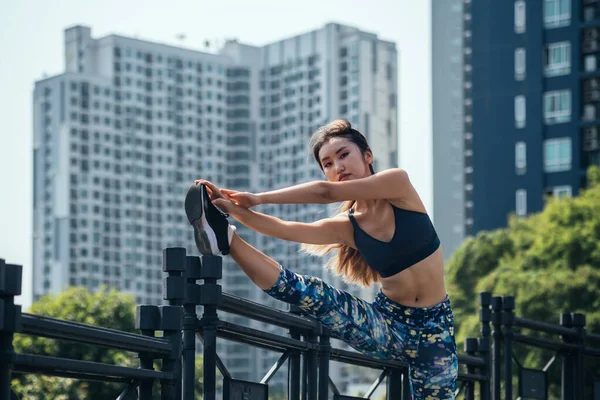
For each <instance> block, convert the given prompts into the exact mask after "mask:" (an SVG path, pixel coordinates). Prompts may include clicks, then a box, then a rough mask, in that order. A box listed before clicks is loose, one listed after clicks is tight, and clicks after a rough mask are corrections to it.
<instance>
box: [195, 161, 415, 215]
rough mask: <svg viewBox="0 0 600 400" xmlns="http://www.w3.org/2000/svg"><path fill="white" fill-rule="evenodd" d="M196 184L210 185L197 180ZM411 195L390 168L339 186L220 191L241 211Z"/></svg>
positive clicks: (398, 173) (401, 173)
mask: <svg viewBox="0 0 600 400" xmlns="http://www.w3.org/2000/svg"><path fill="white" fill-rule="evenodd" d="M198 182H200V183H205V184H208V185H212V184H211V183H210V182H207V181H204V180H200V181H198ZM412 191H414V189H413V188H412V185H411V183H410V180H409V179H408V174H407V173H406V171H404V170H402V169H399V168H393V169H388V170H385V171H381V172H379V173H377V174H375V175H371V176H369V177H366V178H360V179H351V180H346V181H342V182H329V181H313V182H307V183H301V184H299V185H294V186H290V187H286V188H282V189H278V190H271V191H268V192H263V193H258V194H253V193H247V192H236V191H231V190H227V189H223V193H224V194H225V195H226V196H227V197H229V198H230V199H231V200H234V201H236V202H237V203H238V204H239V205H241V206H242V207H245V208H250V207H254V206H257V205H259V204H329V203H337V202H340V201H345V200H377V199H406V198H408V196H409V195H410V193H411V192H412Z"/></svg>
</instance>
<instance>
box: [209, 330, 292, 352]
mask: <svg viewBox="0 0 600 400" xmlns="http://www.w3.org/2000/svg"><path fill="white" fill-rule="evenodd" d="M217 337H219V338H220V339H225V340H229V341H232V342H236V343H243V344H247V345H249V346H253V347H258V348H261V349H263V350H269V351H273V352H276V353H283V352H285V351H286V348H285V347H282V346H278V345H275V344H268V343H262V342H257V341H255V340H253V339H252V337H249V336H243V335H239V334H237V333H231V332H218V331H217Z"/></svg>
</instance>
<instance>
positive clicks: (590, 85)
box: [585, 78, 600, 90]
mask: <svg viewBox="0 0 600 400" xmlns="http://www.w3.org/2000/svg"><path fill="white" fill-rule="evenodd" d="M599 87H600V82H598V80H597V79H594V78H592V79H588V80H586V81H585V90H593V89H598V88H599Z"/></svg>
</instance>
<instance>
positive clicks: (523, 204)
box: [515, 189, 527, 217]
mask: <svg viewBox="0 0 600 400" xmlns="http://www.w3.org/2000/svg"><path fill="white" fill-rule="evenodd" d="M515 203H516V204H515V210H516V212H517V215H518V216H519V217H522V216H525V215H527V191H526V190H525V189H519V190H517V192H516V195H515Z"/></svg>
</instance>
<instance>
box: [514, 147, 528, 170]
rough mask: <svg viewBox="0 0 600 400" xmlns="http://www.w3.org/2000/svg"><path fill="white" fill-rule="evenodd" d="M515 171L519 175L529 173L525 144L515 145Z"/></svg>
mask: <svg viewBox="0 0 600 400" xmlns="http://www.w3.org/2000/svg"><path fill="white" fill-rule="evenodd" d="M515 169H516V172H517V175H523V174H525V172H527V145H526V144H525V142H517V143H515Z"/></svg>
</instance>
